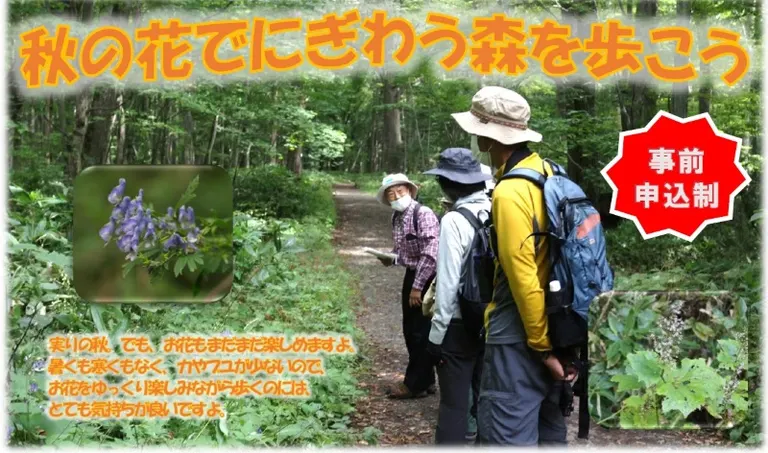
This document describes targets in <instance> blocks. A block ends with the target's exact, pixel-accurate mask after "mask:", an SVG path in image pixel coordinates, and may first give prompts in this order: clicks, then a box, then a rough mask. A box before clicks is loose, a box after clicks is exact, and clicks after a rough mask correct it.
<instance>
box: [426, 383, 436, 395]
mask: <svg viewBox="0 0 768 453" xmlns="http://www.w3.org/2000/svg"><path fill="white" fill-rule="evenodd" d="M427 393H428V394H430V395H434V394H435V393H437V387H435V384H432V385H430V386H429V387H427Z"/></svg>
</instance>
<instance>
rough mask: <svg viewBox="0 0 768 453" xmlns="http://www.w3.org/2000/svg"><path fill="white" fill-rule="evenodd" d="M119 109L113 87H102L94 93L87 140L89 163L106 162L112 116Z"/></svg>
mask: <svg viewBox="0 0 768 453" xmlns="http://www.w3.org/2000/svg"><path fill="white" fill-rule="evenodd" d="M116 110H117V92H116V91H115V90H114V89H113V88H106V89H100V90H98V91H96V92H95V93H94V95H93V105H92V109H91V115H90V120H91V123H90V126H89V127H88V133H87V136H86V140H85V146H86V149H85V157H86V159H87V161H88V163H89V164H93V163H105V157H106V156H107V154H108V152H109V150H108V144H109V135H110V134H109V133H110V126H111V124H112V116H113V115H114V113H115V111H116Z"/></svg>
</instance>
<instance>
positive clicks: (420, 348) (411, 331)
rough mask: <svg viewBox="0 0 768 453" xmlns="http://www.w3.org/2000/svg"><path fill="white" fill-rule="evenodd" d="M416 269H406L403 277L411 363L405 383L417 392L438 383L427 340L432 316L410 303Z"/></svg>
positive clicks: (404, 323) (404, 307) (406, 340)
mask: <svg viewBox="0 0 768 453" xmlns="http://www.w3.org/2000/svg"><path fill="white" fill-rule="evenodd" d="M415 277H416V271H415V270H411V269H407V270H406V271H405V278H403V336H404V337H405V347H406V348H407V349H408V367H407V368H406V369H405V381H404V384H405V386H406V387H408V390H410V391H411V393H414V394H417V393H421V392H423V391H425V390H427V387H429V386H430V385H432V384H434V383H435V367H434V366H432V361H431V360H430V357H429V354H428V353H427V343H428V342H429V330H430V329H431V327H432V320H431V319H430V318H428V317H426V316H424V313H422V311H421V305H417V306H415V307H411V306H410V304H409V303H408V300H409V299H410V297H409V296H410V294H411V288H412V287H413V280H414V278H415ZM433 279H434V276H433V277H431V278H430V279H429V280H427V283H426V285H424V289H422V291H421V297H422V298H423V297H424V293H426V292H427V289H429V285H431V284H432V280H433Z"/></svg>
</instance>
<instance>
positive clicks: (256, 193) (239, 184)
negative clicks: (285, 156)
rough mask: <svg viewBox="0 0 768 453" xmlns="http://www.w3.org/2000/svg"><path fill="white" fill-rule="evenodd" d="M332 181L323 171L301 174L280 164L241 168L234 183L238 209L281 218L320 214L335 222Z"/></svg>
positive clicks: (298, 217) (316, 215)
mask: <svg viewBox="0 0 768 453" xmlns="http://www.w3.org/2000/svg"><path fill="white" fill-rule="evenodd" d="M332 182H333V180H332V178H330V177H328V176H325V175H322V174H319V173H307V174H305V175H303V176H301V177H297V176H296V175H295V174H293V173H291V172H290V171H289V170H287V169H286V168H284V167H278V166H270V167H260V168H254V169H249V170H243V169H240V170H238V173H237V176H236V178H235V183H234V197H235V208H236V209H239V210H257V211H261V212H264V213H266V214H267V215H269V216H274V217H277V218H281V219H297V220H301V219H304V218H305V217H317V218H319V219H323V220H328V221H334V220H335V218H336V217H335V216H336V214H335V205H334V203H333V195H332V192H331V185H332Z"/></svg>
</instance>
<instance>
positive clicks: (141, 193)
mask: <svg viewBox="0 0 768 453" xmlns="http://www.w3.org/2000/svg"><path fill="white" fill-rule="evenodd" d="M136 201H137V202H138V203H139V205H141V202H143V201H144V189H139V194H138V195H137V196H136Z"/></svg>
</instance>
